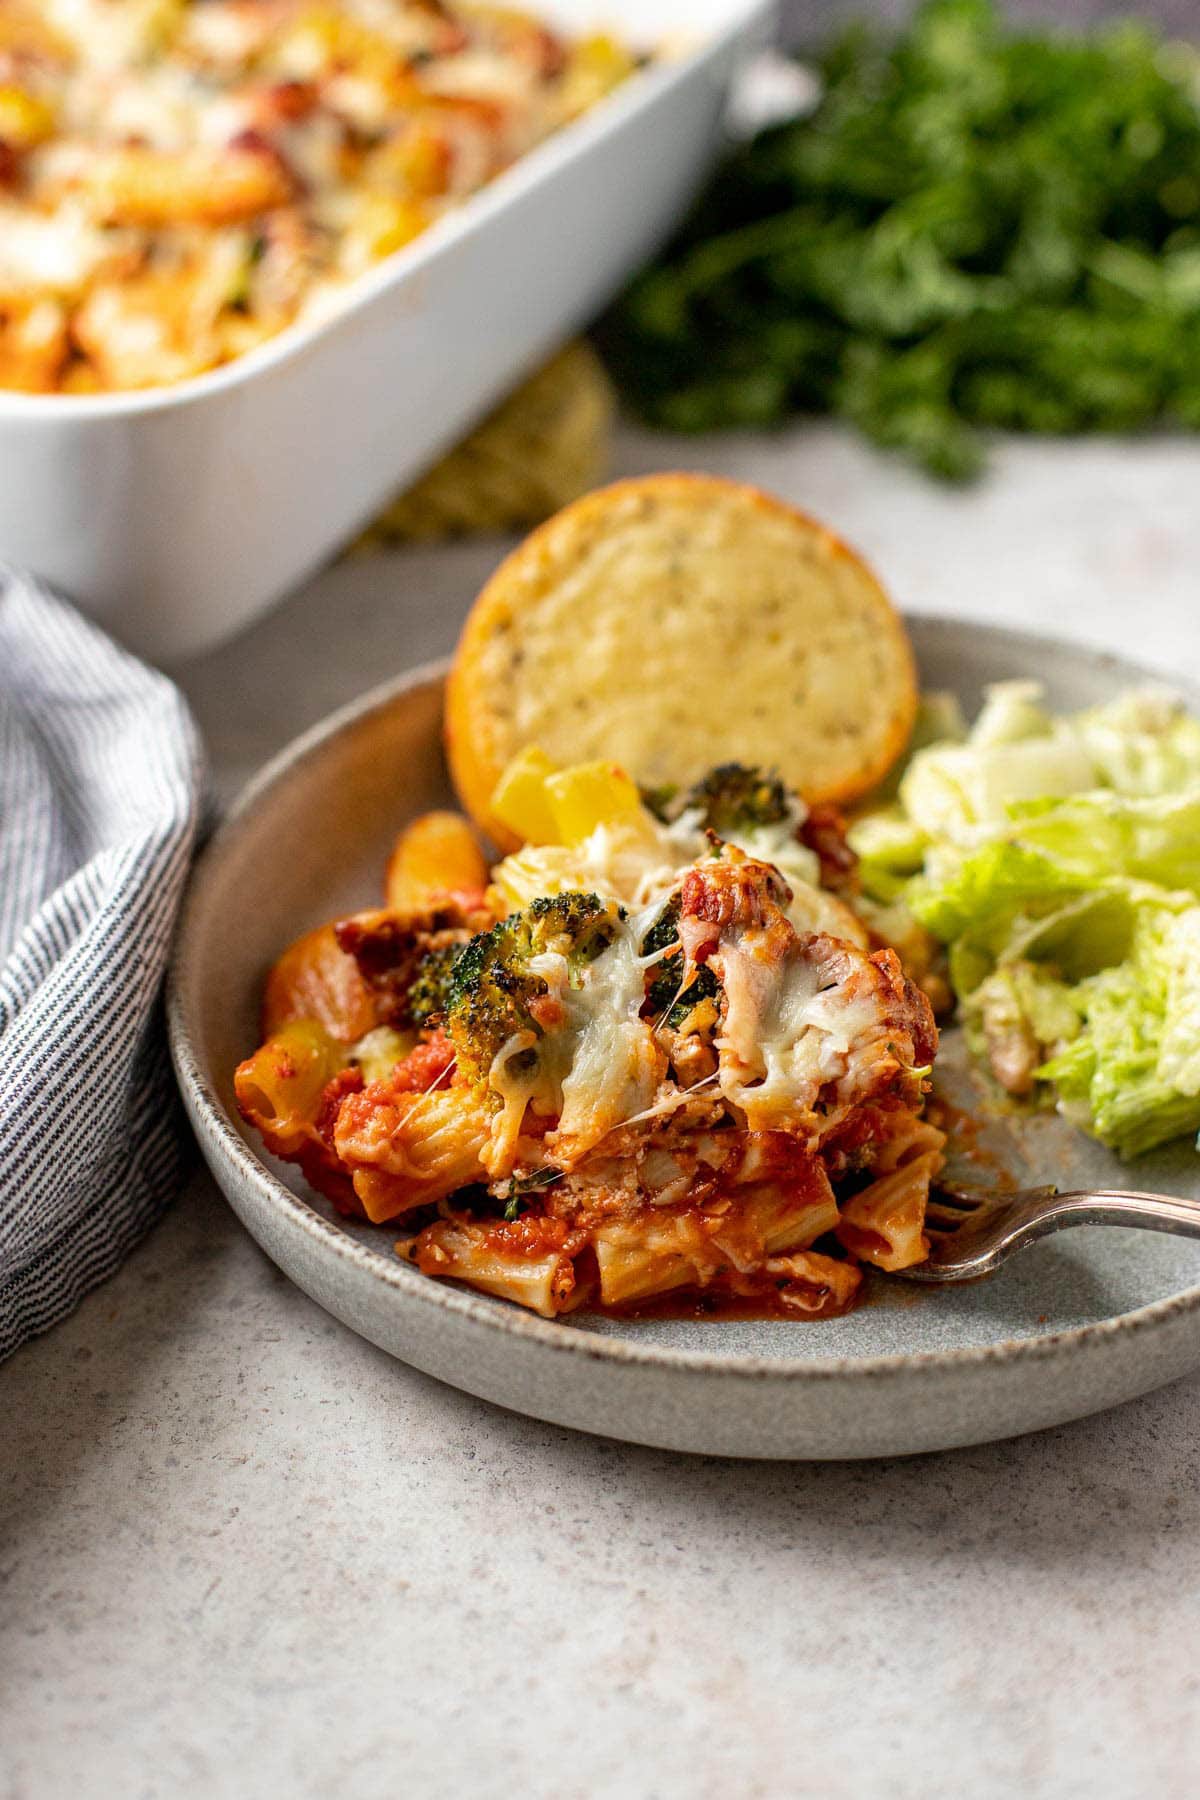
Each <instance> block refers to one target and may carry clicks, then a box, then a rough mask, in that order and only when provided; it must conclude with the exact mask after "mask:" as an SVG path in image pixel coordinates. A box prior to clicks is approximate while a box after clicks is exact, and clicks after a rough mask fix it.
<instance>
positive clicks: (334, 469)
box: [0, 0, 771, 660]
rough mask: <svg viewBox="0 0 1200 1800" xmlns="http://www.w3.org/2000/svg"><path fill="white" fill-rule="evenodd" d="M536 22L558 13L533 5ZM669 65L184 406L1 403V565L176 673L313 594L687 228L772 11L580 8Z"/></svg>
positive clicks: (71, 400) (146, 400)
mask: <svg viewBox="0 0 1200 1800" xmlns="http://www.w3.org/2000/svg"><path fill="white" fill-rule="evenodd" d="M535 4H536V0H535ZM544 10H545V11H546V13H547V14H548V15H549V16H550V17H552V18H553V19H554V20H556V21H558V22H560V23H562V24H564V25H565V26H567V27H568V28H571V29H581V28H586V27H589V26H597V25H600V26H604V27H605V28H608V29H611V30H612V31H614V32H615V33H616V34H617V35H619V36H620V37H622V38H623V39H624V40H625V41H626V42H631V43H634V44H636V45H638V46H639V47H643V46H644V47H646V48H651V47H653V46H655V45H663V46H667V47H668V48H667V50H666V52H665V53H664V54H663V56H662V57H661V58H660V60H658V61H656V62H655V63H652V64H651V65H649V66H648V67H647V68H646V69H645V70H643V71H641V72H639V73H638V74H637V75H635V76H633V77H632V78H631V79H630V80H629V81H628V82H627V83H625V84H624V85H623V86H622V87H621V88H620V89H618V90H617V91H616V92H615V93H614V94H613V95H612V96H610V97H609V98H608V99H607V100H605V101H603V102H602V103H601V104H600V105H599V106H598V107H597V108H596V109H595V110H594V111H593V112H591V113H590V114H588V115H587V116H585V117H584V118H583V119H581V120H579V121H578V123H576V124H574V125H572V126H570V127H568V128H567V129H566V130H565V131H562V132H560V133H558V134H557V135H556V136H555V137H553V138H551V139H550V140H549V141H548V142H546V143H545V144H543V145H541V146H539V147H538V148H537V149H536V150H534V151H533V152H532V153H531V154H530V155H529V156H527V157H524V158H523V159H522V160H521V161H520V162H519V163H517V164H516V165H515V166H514V167H513V168H512V169H510V170H508V171H506V172H505V174H503V175H502V176H501V177H499V179H498V180H496V181H494V182H493V183H492V184H491V185H490V186H489V187H488V188H486V189H484V191H483V192H482V193H480V194H479V195H477V196H476V197H475V198H474V199H472V200H470V201H468V202H467V204H466V205H464V206H463V207H461V208H460V209H459V210H458V211H456V212H455V213H453V214H451V215H450V216H449V217H448V218H446V219H443V220H442V221H440V222H439V223H438V224H436V225H435V226H433V227H432V228H431V229H430V230H429V231H428V232H427V233H426V234H425V235H424V236H423V237H421V238H420V239H419V240H418V241H417V242H416V243H415V244H413V245H412V246H411V247H409V248H407V249H405V250H402V251H400V252H398V253H397V254H396V255H395V256H394V257H391V258H390V259H389V260H388V261H387V262H386V263H384V264H382V265H381V266H380V267H379V268H378V269H376V270H374V271H373V272H372V273H371V274H370V275H368V276H367V277H365V278H364V279H363V280H362V281H360V282H359V283H358V284H356V285H355V286H354V287H353V288H351V289H349V290H348V293H347V299H346V302H345V304H344V306H342V307H341V308H340V309H339V310H338V311H337V312H336V313H335V314H333V315H332V316H331V317H329V318H327V319H325V320H322V321H321V322H320V323H319V324H312V325H307V326H300V327H296V328H294V329H292V330H290V331H287V332H284V333H282V334H281V335H280V336H279V337H277V338H275V339H274V340H272V341H271V342H270V343H268V344H266V345H264V346H263V347H262V348H261V349H259V350H256V351H254V352H252V353H251V354H250V355H248V356H245V357H243V358H241V359H240V360H239V361H237V362H234V363H231V364H229V365H228V366H227V367H225V368H223V369H218V370H215V371H214V372H213V373H212V374H210V375H204V376H201V377H199V378H198V379H197V380H194V381H188V382H184V383H182V384H180V385H179V386H178V387H174V388H162V389H152V390H150V391H148V392H145V393H134V394H118V395H113V396H106V395H96V396H68V395H22V394H15V393H0V557H3V558H5V559H7V560H9V561H11V562H13V563H16V564H20V565H23V566H25V567H27V568H31V569H33V570H35V571H36V572H37V573H38V574H39V575H42V576H44V577H46V578H47V579H49V580H51V581H53V582H55V583H56V584H57V585H58V586H59V587H60V588H62V589H63V591H64V592H66V593H67V594H69V595H70V596H72V597H73V598H74V599H75V600H76V601H77V602H78V604H79V605H81V606H82V607H84V608H85V609H86V610H87V611H88V612H90V613H91V614H92V615H93V616H94V617H96V618H97V619H99V620H101V621H102V623H103V624H105V625H106V626H108V627H109V628H110V629H111V630H112V631H114V632H115V633H116V634H117V635H118V636H119V637H121V638H122V639H123V640H124V641H125V642H126V643H128V644H130V645H132V646H133V647H134V648H136V649H138V650H140V651H142V652H144V653H145V654H147V655H149V656H151V657H154V658H157V659H160V660H163V659H171V660H173V659H176V658H179V657H182V656H186V655H188V654H190V653H191V652H193V651H196V650H200V649H203V648H205V647H207V646H209V645H212V644H214V643H216V642H218V641H219V640H220V639H221V638H223V637H226V636H228V635H229V634H230V633H231V632H233V631H234V630H236V629H237V628H238V627H239V626H240V625H243V624H245V623H246V622H247V620H249V619H250V618H252V617H253V616H254V615H255V614H256V613H259V612H261V611H262V610H263V609H264V608H265V607H267V606H269V605H270V604H271V603H272V602H273V601H274V600H276V599H278V598H279V596H280V595H281V594H283V593H284V592H286V591H287V589H288V588H290V587H292V586H293V585H294V584H295V583H297V582H298V581H300V580H302V579H303V577H304V576H305V575H307V574H308V573H309V572H310V571H311V570H312V569H314V568H315V567H317V566H318V565H319V564H320V563H321V562H322V561H323V560H324V559H325V558H326V557H327V556H329V555H330V554H331V552H333V551H334V550H336V549H337V547H338V546H339V545H340V544H342V543H343V542H345V540H346V539H347V538H349V537H350V536H351V535H352V534H353V533H354V532H355V531H356V530H357V529H358V527H359V526H360V525H362V524H363V523H364V522H365V521H366V520H367V519H368V518H369V517H370V516H371V514H372V512H373V511H374V510H375V509H376V508H377V507H378V506H379V505H380V504H381V503H382V502H383V501H384V500H385V499H387V497H388V496H389V495H390V494H391V493H393V492H394V491H395V490H396V489H397V488H398V487H399V486H400V485H402V484H403V483H405V482H406V481H408V480H409V479H410V478H412V477H414V476H416V475H417V474H419V473H420V471H421V470H422V469H423V468H425V467H426V466H427V465H428V464H429V463H430V462H431V461H432V460H433V459H434V458H435V457H436V456H438V455H439V454H440V453H441V451H442V450H444V449H445V448H447V447H448V445H450V444H451V443H452V442H453V441H454V440H455V438H456V437H458V436H459V435H460V434H461V433H462V431H463V430H464V428H466V427H467V426H469V425H470V424H472V423H473V422H474V420H475V419H477V418H478V417H479V416H480V415H481V414H482V413H483V412H484V411H485V410H486V409H487V408H488V406H489V405H491V403H492V402H493V401H494V400H496V399H497V398H498V397H499V395H500V394H501V393H503V391H504V390H505V389H506V388H507V387H508V386H510V385H511V384H512V382H513V381H514V379H515V378H516V377H517V376H519V375H520V374H521V373H522V372H523V371H524V370H525V369H526V368H528V367H530V366H531V365H533V364H534V363H535V362H536V361H537V359H538V358H540V357H541V356H543V355H544V354H545V353H546V352H547V351H549V350H550V349H552V348H553V347H554V346H555V345H556V344H557V343H558V342H559V341H561V340H562V339H563V338H564V337H565V336H567V335H568V334H569V333H570V332H572V331H574V330H575V329H576V328H577V327H579V326H580V325H582V324H583V323H584V322H585V321H586V320H587V319H588V318H589V317H591V316H592V315H593V314H594V313H595V312H596V311H597V310H598V309H599V308H600V307H601V306H602V305H603V303H604V302H605V301H606V300H607V299H608V298H609V297H610V296H611V294H612V293H613V292H614V290H615V289H616V288H617V286H618V285H619V284H620V282H621V281H622V280H623V278H624V277H625V276H626V275H628V274H629V273H630V272H631V270H632V269H634V268H635V267H636V265H637V264H638V263H639V261H641V260H642V259H643V258H644V257H645V256H646V255H647V254H648V252H650V251H651V250H652V249H653V248H654V247H655V246H656V245H657V244H658V243H659V242H660V241H661V240H662V238H663V237H664V235H665V234H666V233H667V232H668V231H669V230H670V228H671V226H672V225H673V224H674V223H675V222H676V221H677V219H678V218H679V215H680V213H681V211H682V209H683V208H684V206H685V205H686V204H687V202H688V200H689V199H690V198H691V196H692V194H693V193H694V191H695V189H696V187H697V185H698V183H699V182H700V180H701V179H702V177H703V175H704V174H705V172H706V170H707V169H708V167H709V165H710V163H711V161H712V157H713V155H714V153H715V150H716V148H717V145H718V142H719V137H720V120H721V114H722V110H723V107H724V103H725V99H726V95H727V93H728V89H729V85H730V82H731V80H732V78H733V75H734V73H735V72H736V69H737V68H738V66H739V64H740V63H741V61H742V60H743V57H744V56H745V54H746V52H747V51H748V50H749V49H751V48H753V47H755V46H756V45H757V44H758V43H760V42H761V41H762V39H763V37H764V36H765V32H766V23H767V19H768V16H769V14H770V11H771V0H559V3H558V4H551V5H548V6H546V7H545V8H544Z"/></svg>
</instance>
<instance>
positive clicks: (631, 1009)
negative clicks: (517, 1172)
mask: <svg viewBox="0 0 1200 1800" xmlns="http://www.w3.org/2000/svg"><path fill="white" fill-rule="evenodd" d="M645 987H646V982H645V969H644V965H643V963H642V961H641V958H640V957H639V956H638V954H637V946H636V943H635V941H634V937H633V933H632V931H630V930H629V929H628V928H626V929H624V930H622V931H621V932H619V933H618V935H617V937H616V938H615V939H614V941H613V942H612V943H611V944H610V945H609V947H608V949H607V950H605V951H604V952H603V953H602V954H601V955H600V956H598V957H597V958H596V960H595V962H594V963H592V964H590V966H589V967H588V969H587V970H586V971H585V974H584V978H583V982H582V984H581V985H580V987H578V988H576V989H572V990H569V992H568V996H567V1001H566V1004H567V1013H568V1019H569V1026H568V1029H569V1030H571V1031H572V1033H573V1034H574V1036H575V1045H574V1054H573V1056H572V1058H571V1068H570V1073H569V1074H568V1075H567V1077H566V1079H565V1080H564V1082H563V1085H562V1113H561V1117H560V1119H559V1123H558V1130H557V1131H556V1132H555V1133H554V1148H555V1151H556V1160H559V1159H560V1158H561V1157H562V1156H563V1155H566V1156H569V1157H570V1158H571V1159H572V1160H574V1159H575V1158H577V1157H578V1156H580V1155H582V1154H583V1152H584V1151H585V1150H586V1149H588V1148H589V1147H590V1146H591V1145H592V1144H594V1143H596V1142H597V1141H598V1140H599V1139H600V1138H602V1137H603V1136H604V1135H605V1133H606V1132H608V1131H611V1130H612V1129H613V1128H614V1127H615V1126H617V1125H620V1124H621V1123H622V1122H623V1121H624V1120H626V1119H629V1118H632V1117H633V1116H634V1114H636V1113H640V1112H643V1111H644V1110H645V1109H646V1107H648V1106H649V1105H650V1103H651V1101H652V1100H653V1098H654V1093H655V1089H656V1088H657V1086H658V1082H659V1078H660V1075H661V1073H662V1068H663V1061H664V1059H663V1057H662V1055H661V1053H660V1051H659V1050H658V1048H657V1046H656V1044H655V1041H654V1035H653V1033H652V1031H651V1029H650V1027H649V1025H648V1024H647V1023H646V1021H645V1020H644V1019H642V1018H640V1017H639V1014H640V1012H641V1008H642V1002H643V1000H644V998H645Z"/></svg>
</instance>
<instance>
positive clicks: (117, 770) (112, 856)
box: [0, 570, 204, 1356]
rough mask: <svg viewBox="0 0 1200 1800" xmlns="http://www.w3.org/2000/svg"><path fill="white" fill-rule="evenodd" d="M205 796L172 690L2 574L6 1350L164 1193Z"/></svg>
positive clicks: (112, 1258) (58, 1308)
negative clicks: (192, 875)
mask: <svg viewBox="0 0 1200 1800" xmlns="http://www.w3.org/2000/svg"><path fill="white" fill-rule="evenodd" d="M203 786H204V784H203V770H202V761H201V752H200V745H199V740H198V738H197V735H196V730H195V727H194V725H193V723H192V720H191V717H190V715H189V713H188V710H187V706H186V704H185V702H184V700H183V698H182V696H181V695H180V694H179V693H178V691H177V690H176V689H175V688H174V687H173V686H172V684H171V683H170V682H169V681H168V680H167V679H166V677H165V676H163V675H159V674H156V673H155V672H154V671H153V670H151V669H148V668H146V667H145V666H144V665H143V664H142V663H140V662H138V661H136V659H135V658H134V657H132V656H129V655H127V654H126V652H125V651H123V650H119V649H118V648H117V646H116V645H115V644H114V643H112V642H111V641H110V640H109V639H108V638H106V637H105V636H104V635H103V633H102V632H100V631H98V630H97V629H96V628H95V627H94V626H92V625H89V624H88V623H87V622H86V621H85V620H84V619H82V618H80V616H79V615H78V614H77V613H76V612H74V611H73V610H72V609H71V608H70V607H69V606H67V605H65V604H64V603H63V602H62V601H61V600H59V599H57V598H56V597H55V596H54V595H52V594H49V593H47V592H46V590H45V589H44V588H42V587H41V586H40V585H39V584H38V583H37V582H35V581H32V580H30V579H29V578H28V577H26V576H23V575H19V574H15V573H13V572H11V571H7V570H0V958H3V959H4V960H3V964H2V966H0V1356H5V1355H7V1354H8V1353H9V1352H10V1351H12V1350H15V1349H16V1348H17V1346H18V1345H19V1344H22V1343H24V1342H25V1340H26V1339H27V1338H30V1337H33V1336H34V1335H35V1334H36V1333H37V1332H40V1331H45V1330H46V1329H47V1328H48V1327H49V1326H51V1325H53V1324H55V1323H56V1321H57V1320H59V1319H61V1318H62V1317H63V1316H64V1315H65V1314H66V1313H68V1312H70V1311H71V1309H72V1308H73V1307H74V1306H75V1305H76V1304H77V1303H78V1301H79V1300H80V1299H81V1297H82V1296H83V1295H84V1294H85V1293H86V1292H87V1291H88V1289H89V1288H92V1287H94V1286H95V1285H96V1283H97V1282H100V1281H103V1280H104V1279H105V1277H106V1276H108V1275H110V1274H111V1273H112V1272H113V1270H114V1269H115V1268H116V1267H117V1265H118V1263H119V1262H120V1261H121V1259H122V1257H123V1256H124V1255H125V1254H126V1252H127V1251H128V1250H129V1249H130V1247H131V1246H132V1245H133V1244H134V1243H136V1242H137V1240H138V1239H139V1238H140V1237H141V1236H142V1234H143V1232H145V1231H146V1229H147V1228H148V1227H149V1225H150V1224H151V1223H152V1222H153V1220H154V1219H155V1218H156V1217H157V1215H158V1213H159V1212H160V1211H161V1209H162V1208H163V1206H164V1205H165V1204H166V1202H167V1201H168V1200H169V1199H170V1197H171V1196H172V1194H173V1193H174V1191H175V1188H176V1186H177V1183H178V1180H179V1176H180V1172H181V1168H182V1165H183V1161H184V1158H185V1156H186V1154H187V1152H186V1148H185V1146H186V1144H187V1142H188V1139H187V1134H186V1131H185V1129H184V1127H183V1123H182V1115H181V1112H180V1109H179V1104H178V1099H177V1096H176V1093H175V1086H174V1082H173V1079H172V1075H171V1067H170V1060H169V1057H168V1054H167V1044H166V1036H165V1031H164V1025H163V1016H162V983H163V972H164V969H165V967H166V960H167V951H168V948H169V945H170V941H171V933H172V929H173V927H174V923H175V916H176V913H177V911H178V907H179V901H180V897H181V894H182V892H183V885H184V881H185V878H186V876H187V870H188V864H189V861H190V859H191V854H192V850H193V847H194V844H195V840H196V835H197V832H198V829H199V824H200V815H201V810H202V804H203Z"/></svg>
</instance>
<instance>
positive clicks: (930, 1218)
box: [925, 1200, 971, 1233]
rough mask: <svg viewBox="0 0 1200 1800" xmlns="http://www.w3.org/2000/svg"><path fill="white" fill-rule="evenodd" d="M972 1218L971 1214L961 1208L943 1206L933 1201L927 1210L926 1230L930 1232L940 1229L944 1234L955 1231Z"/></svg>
mask: <svg viewBox="0 0 1200 1800" xmlns="http://www.w3.org/2000/svg"><path fill="white" fill-rule="evenodd" d="M970 1216H971V1215H970V1213H969V1212H967V1211H964V1210H962V1209H960V1208H959V1207H956V1206H942V1205H940V1204H939V1203H938V1201H936V1200H931V1201H930V1202H929V1204H928V1205H927V1206H926V1208H925V1229H926V1231H929V1230H930V1229H931V1228H932V1229H934V1230H937V1229H939V1228H940V1230H941V1232H942V1233H945V1232H947V1231H955V1230H957V1228H958V1227H959V1226H960V1225H961V1224H962V1223H963V1221H964V1219H969V1218H970Z"/></svg>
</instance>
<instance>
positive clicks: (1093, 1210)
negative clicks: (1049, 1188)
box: [1013, 1188, 1200, 1241]
mask: <svg viewBox="0 0 1200 1800" xmlns="http://www.w3.org/2000/svg"><path fill="white" fill-rule="evenodd" d="M1064 1225H1137V1226H1140V1227H1141V1228H1142V1230H1143V1231H1171V1232H1175V1233H1177V1234H1178V1235H1179V1236H1180V1237H1196V1238H1200V1200H1189V1199H1186V1198H1184V1197H1183V1196H1182V1195H1180V1194H1138V1193H1133V1192H1125V1191H1123V1190H1122V1189H1120V1188H1094V1189H1090V1190H1088V1191H1087V1192H1080V1193H1067V1194H1056V1195H1055V1196H1054V1199H1053V1200H1052V1201H1051V1202H1050V1205H1049V1206H1048V1207H1046V1208H1045V1210H1044V1212H1043V1213H1042V1216H1041V1218H1034V1219H1031V1220H1029V1221H1028V1223H1025V1222H1022V1223H1021V1224H1019V1225H1017V1226H1015V1228H1014V1232H1013V1236H1014V1238H1015V1239H1019V1240H1020V1241H1028V1239H1027V1235H1026V1234H1028V1237H1029V1238H1033V1237H1043V1236H1044V1235H1045V1234H1046V1232H1048V1231H1057V1230H1058V1229H1059V1228H1060V1227H1061V1226H1064Z"/></svg>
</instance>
